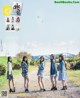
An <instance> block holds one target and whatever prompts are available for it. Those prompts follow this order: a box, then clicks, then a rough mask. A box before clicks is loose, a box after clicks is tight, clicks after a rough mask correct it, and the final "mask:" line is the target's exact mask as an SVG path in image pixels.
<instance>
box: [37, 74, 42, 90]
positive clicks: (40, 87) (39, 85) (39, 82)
mask: <svg viewBox="0 0 80 98" xmlns="http://www.w3.org/2000/svg"><path fill="white" fill-rule="evenodd" d="M40 81H41V79H40V77H39V76H38V84H39V87H40V89H41V88H42V87H41V83H40Z"/></svg>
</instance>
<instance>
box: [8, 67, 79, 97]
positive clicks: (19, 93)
mask: <svg viewBox="0 0 80 98" xmlns="http://www.w3.org/2000/svg"><path fill="white" fill-rule="evenodd" d="M29 77H30V87H29V88H30V91H31V92H30V93H24V87H23V77H22V76H21V75H20V76H18V77H17V78H16V79H15V85H16V93H15V94H9V98H80V87H77V86H75V85H74V84H72V83H70V82H68V90H66V91H62V90H60V89H61V88H62V84H61V82H59V81H58V90H57V91H50V89H51V82H50V76H49V66H48V65H46V67H45V73H44V83H45V89H46V90H47V91H46V92H39V86H38V83H37V70H36V71H33V72H30V73H29Z"/></svg>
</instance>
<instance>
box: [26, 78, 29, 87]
mask: <svg viewBox="0 0 80 98" xmlns="http://www.w3.org/2000/svg"><path fill="white" fill-rule="evenodd" d="M26 84H27V86H26V89H28V88H29V78H28V77H26Z"/></svg>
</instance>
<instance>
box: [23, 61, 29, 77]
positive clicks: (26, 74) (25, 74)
mask: <svg viewBox="0 0 80 98" xmlns="http://www.w3.org/2000/svg"><path fill="white" fill-rule="evenodd" d="M22 76H23V77H27V76H28V64H27V63H26V62H25V61H23V62H22Z"/></svg>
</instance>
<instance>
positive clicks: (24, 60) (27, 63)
mask: <svg viewBox="0 0 80 98" xmlns="http://www.w3.org/2000/svg"><path fill="white" fill-rule="evenodd" d="M25 58H27V56H23V60H22V62H23V61H25ZM25 62H26V63H27V64H28V60H26V61H25Z"/></svg>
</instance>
